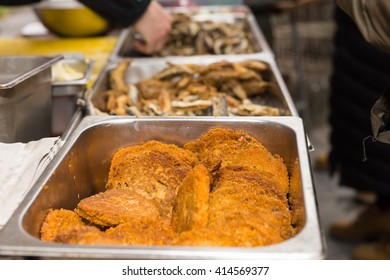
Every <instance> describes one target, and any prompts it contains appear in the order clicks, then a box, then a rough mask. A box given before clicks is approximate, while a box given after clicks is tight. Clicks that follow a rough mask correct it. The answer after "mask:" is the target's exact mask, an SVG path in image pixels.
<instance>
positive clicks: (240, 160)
mask: <svg viewBox="0 0 390 280" xmlns="http://www.w3.org/2000/svg"><path fill="white" fill-rule="evenodd" d="M184 149H186V150H189V151H192V152H193V153H195V154H196V155H197V156H198V158H199V159H200V162H201V163H202V164H204V165H205V166H206V167H207V169H208V170H209V171H210V172H215V171H216V170H218V169H219V168H221V167H229V166H232V167H234V166H240V167H248V168H250V169H253V170H258V171H263V172H268V173H270V174H272V175H273V176H274V177H275V179H276V180H277V181H278V182H279V183H280V186H281V188H282V189H283V192H284V193H287V191H288V184H289V181H288V180H289V179H288V172H287V168H286V166H285V165H284V163H283V160H282V158H281V157H280V156H278V155H272V154H271V153H270V152H269V151H268V150H267V149H266V148H265V147H264V146H263V144H261V143H260V142H259V141H257V140H256V139H255V138H253V137H252V136H250V135H248V134H247V133H245V132H244V131H242V130H232V129H227V128H214V129H210V130H209V131H208V132H207V133H205V134H203V135H202V136H201V137H199V138H197V139H196V140H193V141H191V142H188V143H187V144H185V145H184Z"/></svg>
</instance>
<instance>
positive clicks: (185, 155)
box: [112, 140, 198, 166]
mask: <svg viewBox="0 0 390 280" xmlns="http://www.w3.org/2000/svg"><path fill="white" fill-rule="evenodd" d="M154 150H157V151H165V152H168V153H170V154H173V155H175V156H176V157H177V158H178V159H180V160H181V161H183V162H186V163H187V164H189V165H191V166H195V165H196V164H197V163H198V158H197V157H196V155H195V154H193V153H192V152H189V151H187V150H184V149H182V148H179V147H178V146H176V145H173V144H165V143H162V142H159V141H154V140H152V141H148V142H146V143H144V144H141V145H133V146H129V147H125V148H122V149H120V150H118V151H117V152H116V153H115V155H114V158H113V159H112V161H113V164H115V161H116V160H120V159H121V158H122V157H126V156H127V155H130V154H134V153H138V152H140V151H141V152H145V151H154Z"/></svg>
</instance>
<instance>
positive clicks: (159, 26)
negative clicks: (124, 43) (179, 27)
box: [133, 0, 172, 54]
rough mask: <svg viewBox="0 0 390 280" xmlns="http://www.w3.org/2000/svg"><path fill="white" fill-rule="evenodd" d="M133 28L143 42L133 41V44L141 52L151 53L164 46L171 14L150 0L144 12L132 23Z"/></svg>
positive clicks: (170, 23) (153, 0)
mask: <svg viewBox="0 0 390 280" xmlns="http://www.w3.org/2000/svg"><path fill="white" fill-rule="evenodd" d="M133 28H134V30H135V31H137V32H139V33H140V34H141V35H142V37H143V39H144V40H145V44H143V43H141V42H139V41H134V46H135V47H136V48H137V49H138V50H139V51H141V52H143V53H146V54H152V53H154V52H157V51H159V50H161V49H162V48H163V47H164V44H165V41H166V39H167V37H168V35H169V32H170V31H171V28H172V16H171V15H170V14H169V13H167V12H166V11H165V10H164V8H163V7H162V6H161V5H160V4H158V3H157V1H155V0H152V2H151V3H150V5H149V7H148V8H147V10H146V12H145V13H144V14H143V15H142V16H141V17H140V18H139V19H138V20H137V21H136V22H135V23H134V25H133Z"/></svg>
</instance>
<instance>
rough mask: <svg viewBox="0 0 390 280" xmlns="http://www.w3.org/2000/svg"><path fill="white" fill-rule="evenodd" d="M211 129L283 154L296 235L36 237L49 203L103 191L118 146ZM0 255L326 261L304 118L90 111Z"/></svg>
mask: <svg viewBox="0 0 390 280" xmlns="http://www.w3.org/2000/svg"><path fill="white" fill-rule="evenodd" d="M213 127H227V128H232V129H242V130H244V131H246V132H247V133H249V134H250V135H252V136H253V137H255V138H257V139H258V140H260V141H261V142H262V143H263V144H264V145H265V146H266V147H267V148H268V149H269V150H270V151H271V152H272V153H277V154H279V155H280V156H281V157H282V158H283V160H284V162H285V163H286V166H287V168H288V171H289V174H290V180H291V182H292V184H291V190H290V193H289V195H290V197H291V199H292V207H294V209H295V210H296V211H295V212H294V213H296V216H295V217H294V218H295V220H296V221H297V222H296V224H297V228H299V229H300V230H299V233H298V234H297V235H296V236H295V237H293V238H291V239H289V240H287V241H284V242H281V243H278V244H275V245H270V246H264V247H255V248H239V247H235V248H230V247H223V248H222V247H212V248H210V247H182V246H114V245H112V246H111V245H110V246H85V245H84V246H81V245H80V246H79V245H77V246H76V245H65V244H59V243H50V242H43V241H41V240H40V239H39V230H40V227H41V224H42V221H43V219H44V217H45V215H46V214H47V212H48V210H49V209H50V208H54V209H58V208H65V209H74V207H75V206H76V205H77V203H78V202H79V201H80V200H81V199H83V198H85V197H87V196H90V195H92V194H94V193H97V192H99V191H102V190H104V187H105V182H106V180H107V176H108V171H109V166H110V161H111V158H112V156H113V154H114V153H115V152H116V150H117V149H118V148H121V147H124V146H127V145H134V144H139V143H141V142H145V141H148V140H152V139H154V140H159V141H163V142H166V143H173V144H176V145H179V146H182V145H183V144H184V143H186V142H188V141H190V140H193V139H195V138H197V137H199V136H200V135H201V134H203V133H205V132H206V131H208V130H209V129H210V128H213ZM0 254H1V255H8V256H37V257H44V258H103V259H108V258H113V259H118V258H121V259H123V258H125V259H267V260H270V259H322V258H324V255H325V243H324V239H323V233H322V231H321V228H320V223H319V219H318V210H317V205H316V198H315V192H314V186H313V181H312V176H311V169H310V164H309V158H308V151H307V143H306V138H305V133H304V128H303V125H302V121H301V119H300V118H294V117H257V118H252V117H250V118H246V119H245V120H244V119H243V118H231V117H227V118H222V117H221V118H213V117H211V118H210V117H197V118H169V117H166V118H134V117H112V116H109V117H102V116H88V117H85V118H84V119H83V120H82V122H81V124H80V125H79V126H78V127H77V129H76V130H75V132H74V133H72V134H71V135H70V137H69V139H68V140H67V141H66V142H65V143H64V145H63V147H62V149H61V150H60V151H59V152H58V153H57V155H56V156H55V157H54V159H53V160H52V161H51V162H50V163H49V165H48V166H47V168H46V169H45V170H44V172H43V173H42V175H41V176H40V177H39V179H38V180H37V181H36V183H35V184H34V186H33V187H32V188H31V190H30V192H29V193H28V194H27V195H26V197H25V198H24V200H23V201H22V203H21V204H20V205H19V207H18V209H17V210H16V211H15V212H14V214H13V215H12V217H11V218H10V220H9V221H8V223H7V224H6V225H5V226H4V228H3V229H2V230H1V231H0Z"/></svg>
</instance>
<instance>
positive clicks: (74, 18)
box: [33, 0, 109, 37]
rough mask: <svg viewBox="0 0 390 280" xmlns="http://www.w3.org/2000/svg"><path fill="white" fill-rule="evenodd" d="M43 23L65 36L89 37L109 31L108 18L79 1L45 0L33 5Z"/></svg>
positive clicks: (53, 31)
mask: <svg viewBox="0 0 390 280" xmlns="http://www.w3.org/2000/svg"><path fill="white" fill-rule="evenodd" d="M33 8H34V12H35V14H36V15H37V17H38V19H39V20H40V21H41V22H42V24H43V25H44V26H45V27H46V28H47V29H48V30H49V31H50V32H52V33H53V34H56V35H58V36H63V37H88V36H96V35H102V34H105V33H107V32H108V30H109V23H108V22H107V20H105V19H104V18H102V17H101V16H99V15H98V14H96V13H95V12H94V11H92V10H91V9H89V8H88V7H86V6H84V5H83V4H81V3H78V2H77V1H69V0H68V1H61V2H60V1H43V2H42V3H39V4H36V5H34V6H33Z"/></svg>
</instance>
